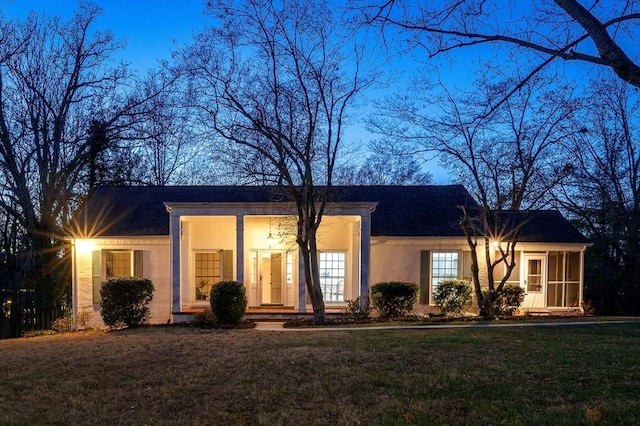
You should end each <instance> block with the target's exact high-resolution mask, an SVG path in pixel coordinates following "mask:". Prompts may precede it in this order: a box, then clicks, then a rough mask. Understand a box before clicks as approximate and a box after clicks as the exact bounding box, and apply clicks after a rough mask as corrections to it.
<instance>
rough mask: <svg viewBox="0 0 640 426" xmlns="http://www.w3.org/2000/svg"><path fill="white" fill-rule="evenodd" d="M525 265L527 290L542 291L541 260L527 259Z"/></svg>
mask: <svg viewBox="0 0 640 426" xmlns="http://www.w3.org/2000/svg"><path fill="white" fill-rule="evenodd" d="M527 266H528V274H527V291H542V261H541V260H540V259H529V261H528V263H527Z"/></svg>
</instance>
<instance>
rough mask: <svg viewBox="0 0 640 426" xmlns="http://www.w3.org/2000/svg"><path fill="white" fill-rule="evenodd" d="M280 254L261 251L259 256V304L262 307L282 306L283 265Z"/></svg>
mask: <svg viewBox="0 0 640 426" xmlns="http://www.w3.org/2000/svg"><path fill="white" fill-rule="evenodd" d="M282 259H283V255H282V253H281V252H275V251H262V252H261V256H260V276H259V280H260V293H261V297H260V303H261V304H263V305H282V304H283V300H284V299H283V296H282V292H283V289H284V288H283V285H282V282H283V275H284V273H283V272H284V265H283V262H282Z"/></svg>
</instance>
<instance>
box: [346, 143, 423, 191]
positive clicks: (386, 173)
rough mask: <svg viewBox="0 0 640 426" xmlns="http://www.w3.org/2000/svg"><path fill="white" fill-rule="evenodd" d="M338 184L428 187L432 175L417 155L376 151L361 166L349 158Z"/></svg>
mask: <svg viewBox="0 0 640 426" xmlns="http://www.w3.org/2000/svg"><path fill="white" fill-rule="evenodd" d="M381 143H382V142H381ZM334 181H335V183H336V184H339V185H428V184H430V183H431V181H432V176H431V173H429V172H428V171H425V170H423V167H422V164H421V163H420V161H418V160H417V159H416V158H415V157H414V156H409V155H390V154H388V153H376V152H374V153H372V154H369V155H368V156H367V157H366V158H365V159H364V162H360V163H359V162H358V161H357V160H356V159H353V158H349V159H348V161H346V162H345V163H343V164H341V165H340V166H339V167H338V168H337V169H336V174H335V179H334Z"/></svg>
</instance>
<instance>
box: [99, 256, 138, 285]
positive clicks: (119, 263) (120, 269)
mask: <svg viewBox="0 0 640 426" xmlns="http://www.w3.org/2000/svg"><path fill="white" fill-rule="evenodd" d="M131 263H132V262H131V252H130V251H106V252H105V278H106V279H107V280H108V279H111V278H116V277H130V276H131V275H132V271H131Z"/></svg>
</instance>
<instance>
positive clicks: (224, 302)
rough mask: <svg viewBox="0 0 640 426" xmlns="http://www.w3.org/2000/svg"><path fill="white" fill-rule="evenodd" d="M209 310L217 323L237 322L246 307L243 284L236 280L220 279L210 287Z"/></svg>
mask: <svg viewBox="0 0 640 426" xmlns="http://www.w3.org/2000/svg"><path fill="white" fill-rule="evenodd" d="M210 295H211V297H210V298H209V300H210V301H211V312H212V313H213V316H214V317H215V321H216V322H217V323H218V324H237V323H239V322H240V320H242V316H243V315H244V312H245V310H246V309H247V295H246V290H245V288H244V285H242V283H239V282H238V281H220V282H218V283H216V284H214V285H213V286H212V287H211V292H210Z"/></svg>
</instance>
